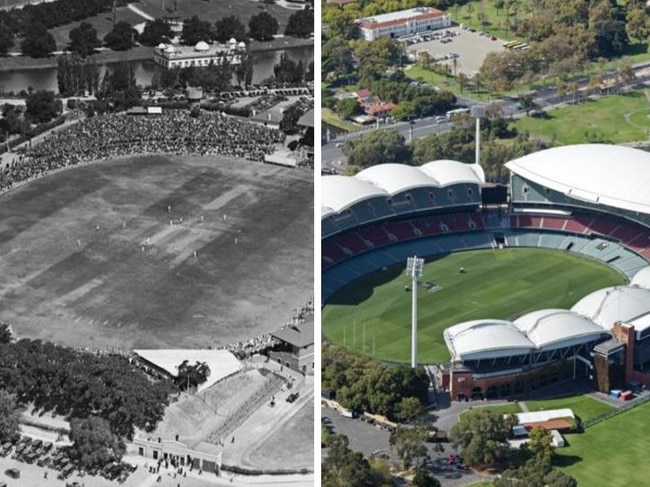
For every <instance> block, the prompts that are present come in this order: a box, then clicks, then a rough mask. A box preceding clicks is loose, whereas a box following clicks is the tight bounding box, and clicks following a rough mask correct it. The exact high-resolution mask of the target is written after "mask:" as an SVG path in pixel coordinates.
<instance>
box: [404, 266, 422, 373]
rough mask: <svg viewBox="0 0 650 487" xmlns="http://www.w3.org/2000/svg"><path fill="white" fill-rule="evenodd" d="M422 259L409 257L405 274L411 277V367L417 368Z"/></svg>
mask: <svg viewBox="0 0 650 487" xmlns="http://www.w3.org/2000/svg"><path fill="white" fill-rule="evenodd" d="M423 266H424V259H422V258H421V257H409V258H408V259H407V260H406V274H407V275H409V276H411V367H412V368H416V367H417V366H418V277H420V276H421V275H422V268H423Z"/></svg>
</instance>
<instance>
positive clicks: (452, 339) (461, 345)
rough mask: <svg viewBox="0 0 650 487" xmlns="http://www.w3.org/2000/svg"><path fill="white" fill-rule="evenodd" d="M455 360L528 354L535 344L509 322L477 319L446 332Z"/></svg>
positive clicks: (446, 340)
mask: <svg viewBox="0 0 650 487" xmlns="http://www.w3.org/2000/svg"><path fill="white" fill-rule="evenodd" d="M444 337H445V342H447V348H448V349H449V351H450V353H451V355H452V358H453V359H454V360H479V359H488V358H498V357H509V356H513V355H525V354H527V353H529V352H530V351H532V350H533V349H534V348H535V345H534V344H533V343H532V342H531V341H530V340H529V339H528V338H526V336H525V335H524V334H523V333H521V331H519V329H518V328H517V327H516V326H515V325H513V324H512V323H511V322H510V321H503V320H474V321H467V322H465V323H460V324H458V325H455V326H452V327H450V328H447V329H446V330H445V331H444Z"/></svg>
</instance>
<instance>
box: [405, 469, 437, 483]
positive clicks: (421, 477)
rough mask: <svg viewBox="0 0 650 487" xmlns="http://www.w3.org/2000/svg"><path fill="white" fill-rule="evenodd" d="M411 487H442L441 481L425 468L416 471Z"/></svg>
mask: <svg viewBox="0 0 650 487" xmlns="http://www.w3.org/2000/svg"><path fill="white" fill-rule="evenodd" d="M411 485H412V486H413V487H440V481H439V480H438V479H437V478H435V477H434V476H433V475H431V474H430V473H429V472H428V471H427V470H425V469H424V468H418V469H416V470H415V475H414V476H413V482H411Z"/></svg>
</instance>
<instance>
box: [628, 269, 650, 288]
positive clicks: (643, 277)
mask: <svg viewBox="0 0 650 487" xmlns="http://www.w3.org/2000/svg"><path fill="white" fill-rule="evenodd" d="M630 284H631V285H632V286H638V287H644V288H646V289H650V266H648V267H644V268H643V269H641V270H640V271H639V272H637V273H636V274H634V277H633V278H632V280H631V281H630Z"/></svg>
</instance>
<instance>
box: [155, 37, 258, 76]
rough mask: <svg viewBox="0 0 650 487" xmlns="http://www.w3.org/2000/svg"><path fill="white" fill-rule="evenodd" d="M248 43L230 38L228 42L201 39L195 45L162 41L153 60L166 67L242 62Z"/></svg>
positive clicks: (156, 48)
mask: <svg viewBox="0 0 650 487" xmlns="http://www.w3.org/2000/svg"><path fill="white" fill-rule="evenodd" d="M245 52H246V44H245V43H243V42H239V43H238V42H237V40H236V39H230V40H229V41H228V43H227V44H217V43H215V44H208V43H207V42H204V41H199V42H197V43H196V45H195V46H181V45H176V44H164V43H161V44H159V45H158V46H156V47H154V49H153V60H154V62H155V63H156V64H158V65H159V66H162V67H163V68H165V69H173V68H190V67H205V66H210V65H211V64H217V65H219V64H223V63H225V62H227V63H229V64H241V61H242V55H243V54H244V53H245Z"/></svg>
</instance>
